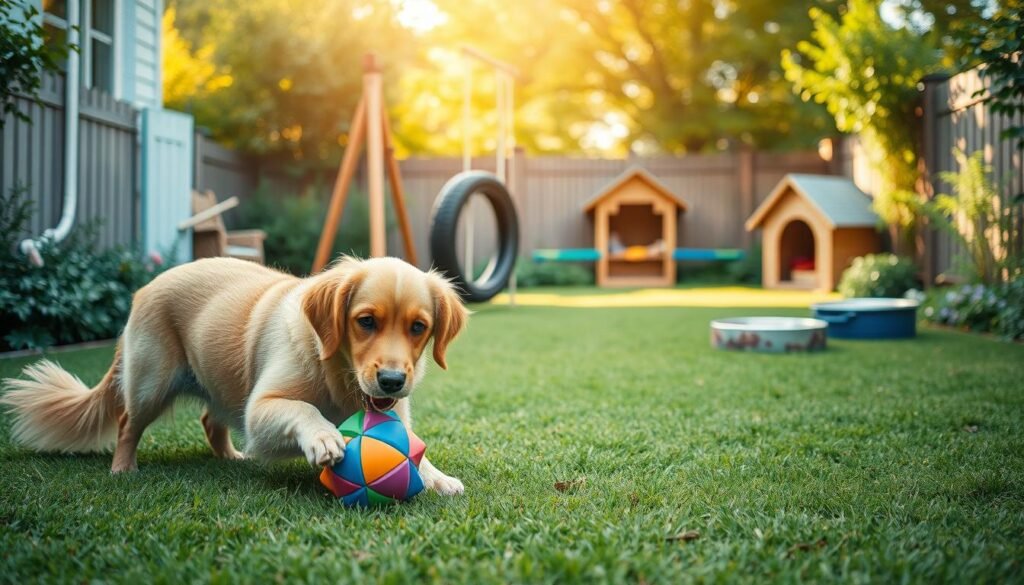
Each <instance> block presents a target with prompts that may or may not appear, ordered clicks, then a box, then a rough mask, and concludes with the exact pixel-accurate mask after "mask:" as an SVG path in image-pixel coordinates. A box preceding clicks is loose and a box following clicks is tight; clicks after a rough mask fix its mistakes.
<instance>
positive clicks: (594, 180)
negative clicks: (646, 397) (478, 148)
mask: <svg viewBox="0 0 1024 585" xmlns="http://www.w3.org/2000/svg"><path fill="white" fill-rule="evenodd" d="M634 165H636V166H639V167H642V168H644V169H646V170H647V171H649V172H650V173H651V174H652V175H654V176H655V177H656V178H657V179H658V180H660V181H662V182H663V183H664V184H665V185H666V186H667V187H668V188H669V189H671V190H672V191H673V192H675V193H676V194H677V195H679V196H680V197H682V198H683V199H684V200H685V201H686V202H687V204H688V205H689V210H688V211H687V212H686V213H684V214H683V215H682V216H681V218H680V223H679V234H678V241H679V245H680V246H681V247H693V248H745V247H748V246H749V244H750V242H751V241H752V235H751V234H748V233H747V232H746V231H745V230H744V228H743V222H744V221H746V219H747V217H749V215H750V214H751V213H752V212H753V210H754V209H755V208H756V207H757V205H758V204H759V203H760V202H761V201H762V200H763V199H764V198H765V197H766V196H767V195H768V194H769V193H770V191H771V189H772V188H773V187H774V186H775V184H776V183H777V182H778V181H779V180H780V179H781V178H782V177H783V176H784V175H785V174H786V173H824V174H829V173H831V172H832V171H833V170H834V169H833V168H832V166H831V165H830V164H829V163H827V162H826V161H824V160H822V159H821V158H820V157H819V156H818V154H817V153H809V152H799V153H791V154H767V153H755V152H740V153H734V154H732V153H731V154H710V155H695V156H687V157H667V156H666V157H651V158H631V159H619V160H608V159H580V158H567V157H537V158H532V157H527V156H524V155H523V154H522V152H519V153H517V156H516V159H515V161H514V164H513V168H514V169H515V171H514V173H515V176H514V177H513V179H512V184H513V186H514V193H513V196H514V198H515V200H516V204H517V207H518V209H519V215H520V234H521V238H520V242H521V250H520V252H521V253H525V254H529V253H530V252H531V251H532V250H535V249H538V248H581V247H592V246H593V244H594V242H593V226H592V223H591V220H590V219H589V218H587V217H586V216H585V215H584V213H583V207H584V204H585V203H586V202H587V201H588V200H589V199H590V198H591V197H592V196H593V195H594V194H596V193H597V192H598V191H600V190H601V188H602V187H604V186H605V185H607V184H608V183H609V182H611V181H612V180H614V179H615V178H616V177H617V176H618V175H620V174H621V173H622V172H624V171H625V170H626V169H628V168H630V167H631V166H634ZM400 167H401V172H402V181H403V183H404V185H405V189H406V199H407V203H408V206H409V213H410V216H411V218H412V228H413V234H414V239H415V241H416V246H417V248H418V249H419V250H420V251H421V252H420V256H421V261H420V263H421V264H422V265H423V266H424V267H426V266H427V265H429V262H430V258H429V254H428V251H429V248H428V237H429V226H430V213H431V207H432V205H433V202H434V199H435V198H436V197H437V194H438V192H439V191H440V189H441V187H442V186H443V185H444V183H445V182H446V181H447V180H448V179H449V178H451V177H452V176H453V175H455V174H456V173H458V172H459V171H460V170H461V168H462V167H461V160H460V159H455V158H441V159H421V158H412V159H408V160H404V161H401V163H400ZM474 168H477V169H484V170H493V168H494V161H493V160H491V159H481V160H478V161H474ZM489 213H490V212H489V209H488V208H487V206H486V204H478V205H477V206H476V218H477V222H478V225H480V226H483V227H482V228H480V232H482V233H480V235H478V236H477V238H476V240H475V241H476V246H475V250H476V252H475V253H474V256H475V257H476V258H484V257H486V256H489V255H490V252H491V250H489V249H488V248H491V247H493V246H494V245H495V242H494V238H493V234H491V233H489V232H488V227H489V226H492V225H493V219H491V218H490V217H488V216H489ZM401 249H402V248H401V241H400V240H399V235H398V234H397V233H394V232H393V233H391V234H389V241H388V250H389V252H391V253H395V254H397V253H399V252H400V251H401ZM460 250H461V244H460Z"/></svg>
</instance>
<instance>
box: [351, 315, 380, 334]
mask: <svg viewBox="0 0 1024 585" xmlns="http://www.w3.org/2000/svg"><path fill="white" fill-rule="evenodd" d="M356 323H359V326H360V327H362V328H363V329H365V330H367V331H373V330H374V328H375V327H377V321H375V320H374V318H373V317H372V316H370V315H364V316H362V317H359V318H358V319H356Z"/></svg>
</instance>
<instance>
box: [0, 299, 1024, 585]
mask: <svg viewBox="0 0 1024 585" xmlns="http://www.w3.org/2000/svg"><path fill="white" fill-rule="evenodd" d="M592 292H593V293H594V294H590V295H588V294H583V295H573V296H575V297H579V298H581V299H584V300H583V301H580V300H577V301H571V300H565V299H571V297H570V296H567V295H561V294H548V293H545V294H548V296H547V297H544V296H543V295H540V296H530V295H526V294H523V295H521V302H522V303H523V305H522V306H519V307H516V308H511V307H507V306H503V305H500V304H494V305H485V306H479V307H476V311H477V313H476V315H475V316H474V317H473V318H472V320H471V322H470V327H469V330H468V332H467V333H466V334H465V336H464V337H463V338H462V339H460V340H459V341H457V342H456V343H455V345H454V346H453V348H452V351H451V353H450V354H449V359H448V362H449V366H450V368H451V369H450V371H449V372H447V373H446V372H443V371H440V370H439V369H437V368H434V369H433V371H432V372H431V374H430V375H428V376H427V378H426V381H425V383H424V384H423V386H421V387H420V389H419V391H418V393H417V394H416V396H415V398H414V401H415V405H416V406H415V408H414V413H415V414H416V430H417V433H418V434H419V435H420V436H421V437H423V439H424V440H425V441H426V442H427V445H428V454H429V455H430V456H431V458H432V459H433V461H434V462H435V464H437V466H438V467H439V468H441V469H442V470H443V471H446V472H448V473H450V474H452V475H455V476H457V477H460V478H461V479H462V480H463V481H464V482H465V484H466V495H465V496H463V497H457V498H445V497H441V496H437V495H435V494H432V493H428V494H424V495H422V496H420V497H418V498H417V499H415V500H414V501H412V502H410V503H408V504H405V505H402V506H398V507H393V508H387V509H381V510H375V511H359V510H348V509H344V508H343V507H341V506H340V505H339V504H338V503H336V502H335V501H333V500H332V499H330V498H328V496H327V495H326V492H325V490H324V489H323V488H321V487H320V485H319V483H318V481H317V473H316V471H314V470H312V469H310V468H309V467H308V465H307V464H306V463H305V462H304V461H300V460H295V461H291V462H286V463H280V464H274V465H269V466H264V465H259V464H256V463H253V462H224V461H219V460H215V459H214V458H213V457H212V455H211V453H210V450H209V448H208V447H207V446H206V444H205V441H204V439H203V434H202V430H201V427H200V425H199V423H198V421H197V417H198V412H199V409H198V407H196V406H195V405H182V406H181V407H180V408H178V409H177V411H176V412H175V414H174V415H173V416H172V417H168V418H167V419H166V420H165V421H164V422H163V423H162V424H159V425H156V426H154V427H152V428H151V431H150V432H149V433H147V435H146V437H145V439H144V440H143V444H142V446H141V448H140V453H139V465H140V472H139V473H137V474H131V475H120V476H111V475H110V473H109V471H108V470H109V466H110V456H109V455H89V456H72V457H67V456H59V455H37V454H32V453H29V452H27V451H25V450H22V449H20V448H18V447H16V446H13V445H11V443H10V440H9V421H8V420H7V418H6V415H0V461H2V466H3V472H2V473H0V581H9V582H25V581H27V580H29V579H30V578H31V577H32V576H33V575H48V576H50V577H51V578H59V579H60V580H63V581H75V582H83V581H89V580H93V579H96V580H115V581H126V582H127V581H131V582H191V581H209V580H212V581H215V582H216V581H221V582H223V581H228V580H231V581H235V580H242V581H250V582H267V581H272V580H278V581H284V580H292V579H298V580H302V581H318V582H357V581H358V582H361V583H376V582H384V583H406V582H420V581H423V580H432V581H441V582H445V583H459V582H465V583H487V582H493V583H506V582H519V581H525V582H567V581H585V582H588V583H590V582H601V581H609V582H641V583H642V582H647V583H653V582H662V583H680V582H687V581H738V582H750V583H760V582H765V581H766V580H768V579H772V580H779V581H799V580H804V581H843V582H879V581H903V580H907V581H912V582H913V581H917V582H929V583H932V582H938V581H946V582H980V581H985V582H999V581H1002V582H1009V581H1020V580H1022V579H1024V561H1022V559H1024V536H1022V535H1024V422H1022V421H1024V346H1021V345H1013V344H1007V343H1000V342H996V341H993V340H990V339H987V338H982V337H978V336H973V335H967V334H962V333H957V332H951V331H945V330H935V329H924V330H923V331H922V332H921V334H920V335H919V337H918V339H916V340H913V341H903V342H840V341H834V342H831V346H830V348H829V350H828V352H827V353H824V354H818V355H781V356H767V355H757V354H734V353H724V352H717V351H714V350H712V349H710V348H709V344H708V321H709V320H710V319H712V318H713V317H716V316H738V315H756V314H764V313H765V312H766V310H765V309H757V308H741V309H726V308H714V307H708V306H706V305H708V304H713V303H710V302H709V301H707V299H711V300H714V299H716V298H718V297H719V295H718V294H716V293H711V294H701V295H698V296H699V297H700V298H704V299H705V301H706V302H702V301H700V300H699V298H691V299H690V300H689V301H687V300H685V299H684V300H679V298H681V297H679V298H676V302H672V299H673V298H675V297H673V294H672V293H658V294H661V295H663V296H665V298H667V299H668V300H667V301H664V302H649V299H648V301H643V300H639V301H637V302H635V303H632V304H638V305H645V306H630V305H631V303H630V302H628V301H627V300H622V299H624V298H625V299H628V298H629V295H631V294H632V295H633V296H634V298H635V299H636V298H640V297H644V293H624V294H618V295H605V294H597V293H596V291H592ZM687 292H690V291H681V292H680V294H683V293H687ZM652 294H653V293H652ZM745 294H746V295H747V296H751V295H753V297H752V298H754V299H755V300H753V301H751V302H750V303H737V304H746V305H748V306H756V305H757V299H763V300H764V303H765V304H773V305H776V306H783V307H785V308H775V309H770V312H771V313H773V314H782V315H806V314H807V310H806V309H801V308H794V307H793V306H792V305H799V304H800V302H803V301H794V300H793V299H795V298H797V297H788V298H783V299H781V300H780V298H776V297H772V296H770V295H764V296H758V295H760V294H761V293H757V292H750V291H748V292H747V293H745ZM545 298H547V301H545ZM601 298H604V299H606V300H605V301H604V302H602V301H600V299H601ZM586 299H591V300H589V301H588V300H586ZM594 299H597V300H594ZM554 304H560V305H566V306H550V305H554ZM685 305H697V306H685ZM787 305H788V306H787ZM111 354H112V350H111V349H110V348H101V349H93V350H85V351H79V352H73V353H60V354H57V355H56V356H55V359H56V360H57V361H59V362H60V363H61V364H62V365H64V366H65V367H67V368H68V369H70V370H71V371H72V372H74V373H76V374H78V375H79V376H81V377H82V378H83V379H84V380H85V381H86V382H87V383H90V384H92V383H95V382H96V381H98V380H99V378H100V377H101V375H102V374H103V373H104V371H105V370H106V368H107V366H108V364H109V361H110V358H111ZM30 361H32V358H25V359H12V360H4V361H0V376H3V377H7V376H15V375H17V373H18V371H19V369H20V368H21V367H22V366H23V365H24V364H26V363H29V362H30Z"/></svg>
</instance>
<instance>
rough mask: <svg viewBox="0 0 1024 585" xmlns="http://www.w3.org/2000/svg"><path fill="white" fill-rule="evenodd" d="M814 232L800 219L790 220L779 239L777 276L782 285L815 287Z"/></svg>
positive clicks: (816, 280)
mask: <svg viewBox="0 0 1024 585" xmlns="http://www.w3.org/2000/svg"><path fill="white" fill-rule="evenodd" d="M815 260H816V259H815V257H814V232H812V231H811V227H810V226H809V225H807V224H806V223H804V222H803V221H800V220H794V221H792V222H790V223H789V224H788V225H787V226H786V227H785V228H784V229H783V230H782V236H781V237H780V241H779V276H780V280H781V283H780V284H783V285H787V286H792V287H796V288H816V287H817V285H818V273H817V271H816V270H815V268H816V263H815Z"/></svg>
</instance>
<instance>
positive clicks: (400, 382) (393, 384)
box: [377, 370, 405, 394]
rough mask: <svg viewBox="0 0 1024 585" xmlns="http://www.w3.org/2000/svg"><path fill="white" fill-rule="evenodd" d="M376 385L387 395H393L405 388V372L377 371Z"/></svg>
mask: <svg viewBox="0 0 1024 585" xmlns="http://www.w3.org/2000/svg"><path fill="white" fill-rule="evenodd" d="M377 385H378V386H380V389H381V390H382V391H384V392H386V393H388V394H394V393H395V392H398V391H400V390H401V389H402V388H404V387H405V372H400V371H398V370H379V371H378V372H377Z"/></svg>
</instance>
